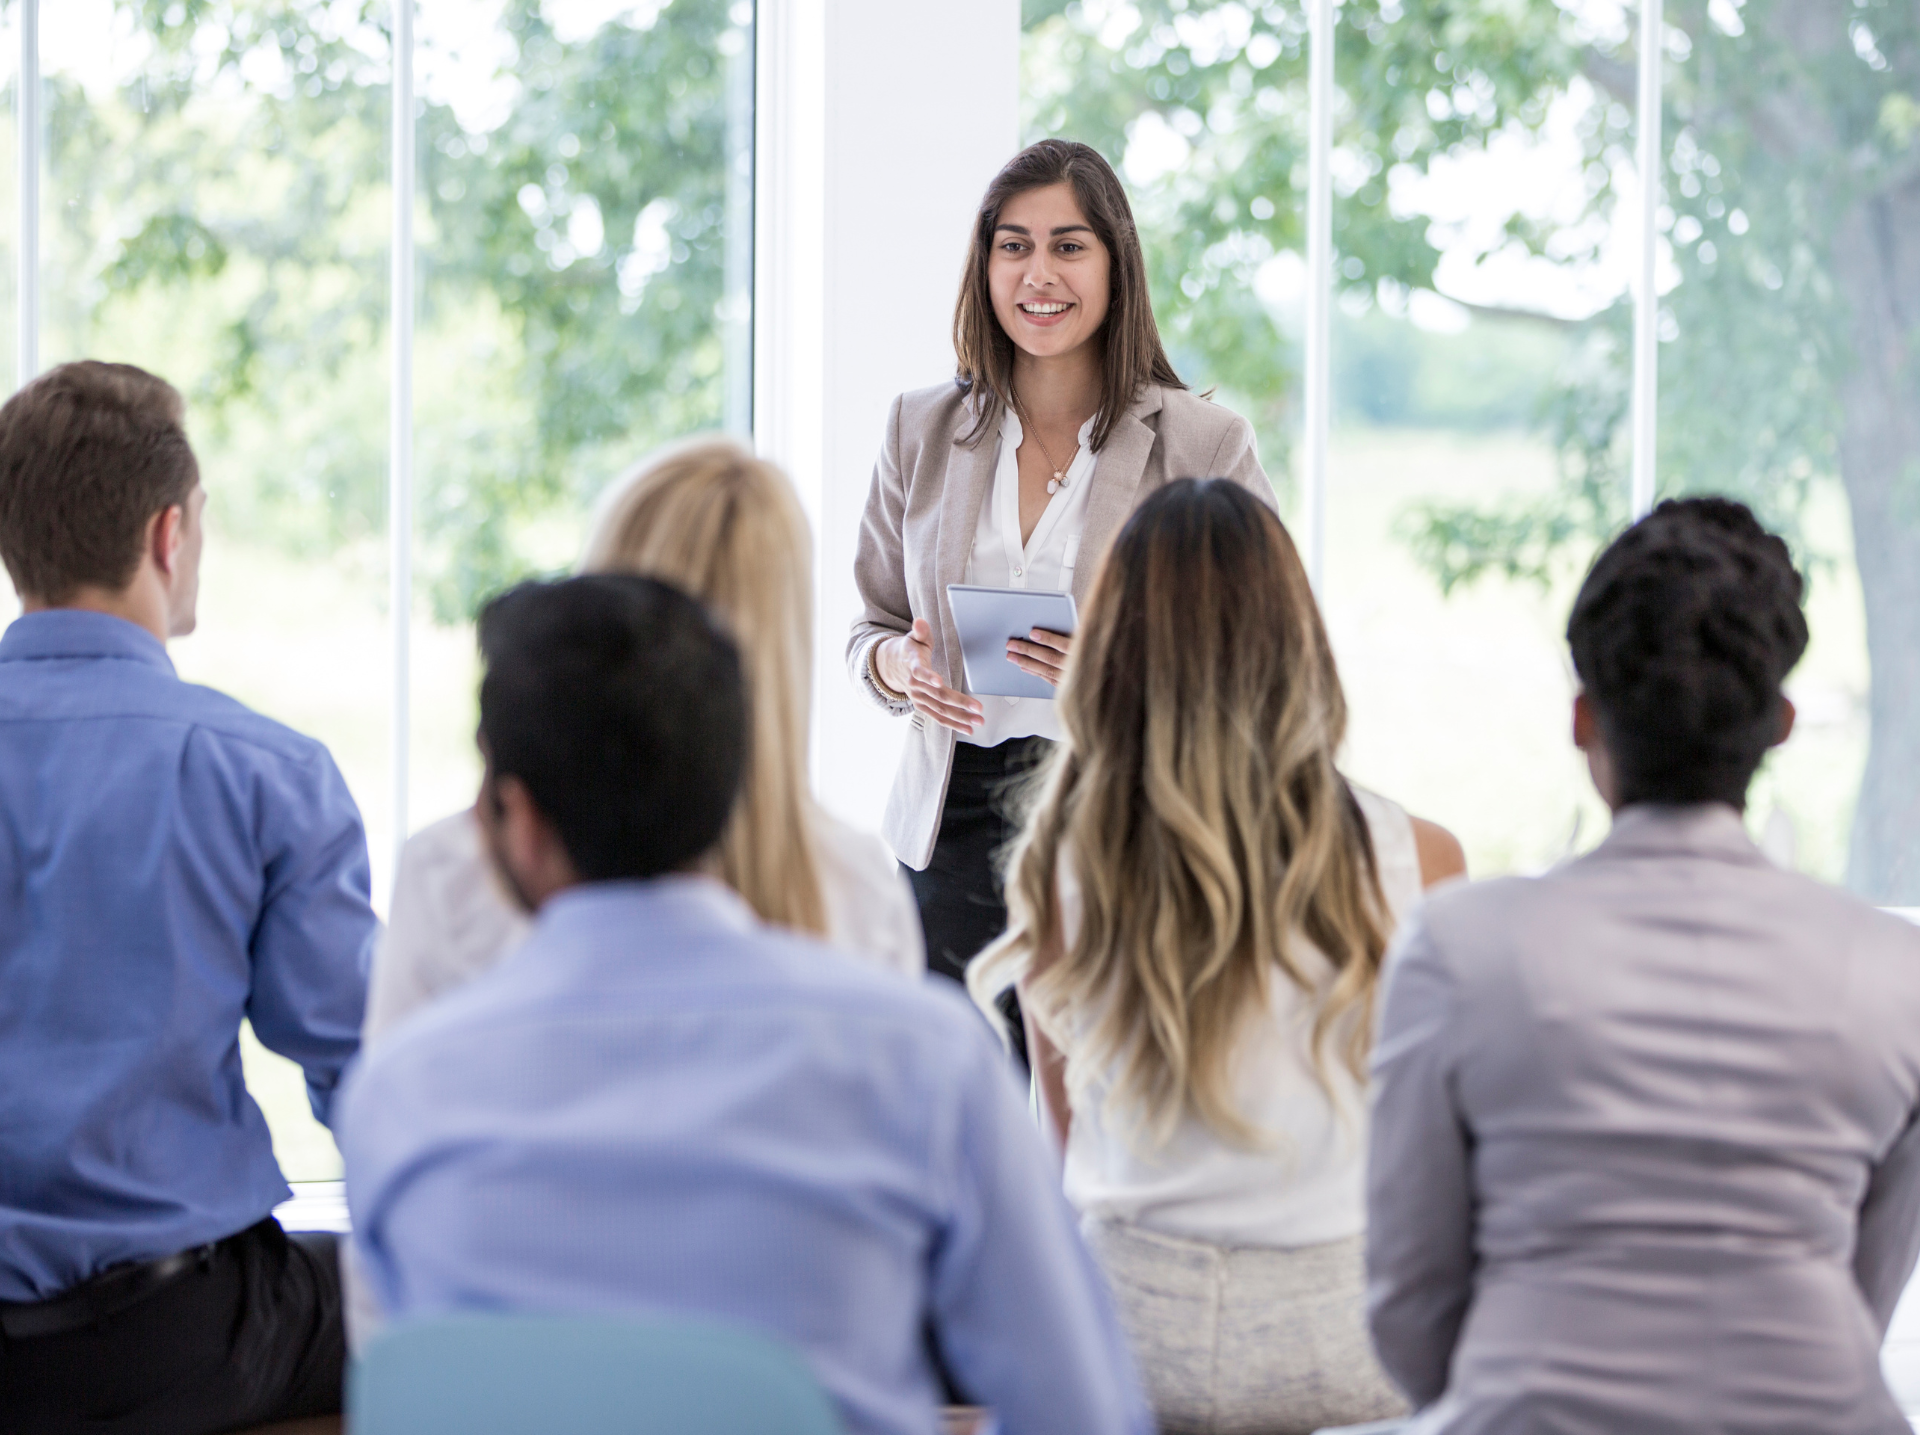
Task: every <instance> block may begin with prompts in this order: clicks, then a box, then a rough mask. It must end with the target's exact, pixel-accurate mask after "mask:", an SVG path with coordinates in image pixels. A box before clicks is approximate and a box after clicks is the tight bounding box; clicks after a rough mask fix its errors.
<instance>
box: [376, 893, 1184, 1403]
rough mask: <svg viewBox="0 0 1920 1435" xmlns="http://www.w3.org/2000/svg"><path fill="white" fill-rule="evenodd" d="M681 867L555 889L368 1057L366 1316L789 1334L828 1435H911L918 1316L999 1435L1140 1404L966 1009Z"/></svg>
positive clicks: (1035, 1141) (927, 1390)
mask: <svg viewBox="0 0 1920 1435" xmlns="http://www.w3.org/2000/svg"><path fill="white" fill-rule="evenodd" d="M937 987H938V984H926V983H919V982H913V981H907V980H903V979H902V978H900V977H898V976H894V975H889V974H886V973H881V972H874V971H871V970H869V969H867V968H865V967H863V966H861V965H859V964H857V963H856V962H855V961H853V960H852V959H851V958H847V957H843V956H841V955H840V954H838V953H836V952H834V951H833V950H831V949H830V948H827V947H824V946H822V945H820V944H818V943H815V942H811V941H806V940H802V939H800V938H798V937H794V936H791V935H788V934H785V933H781V932H776V931H775V930H773V929H771V928H766V927H762V926H760V925H759V924H758V923H756V922H755V920H754V919H753V916H752V914H751V912H750V911H749V909H748V908H747V907H746V905H745V904H744V903H743V902H741V901H740V900H739V899H738V898H737V897H735V896H734V895H733V894H732V893H731V892H730V891H728V890H727V889H725V888H723V887H722V886H720V885H719V884H718V883H716V882H713V881H710V880H708V879H705V878H697V877H672V878H663V879H661V880H659V881H655V882H618V883H604V884H596V885H592V886H586V887H577V888H573V889H571V890H569V891H567V892H564V893H562V894H561V895H560V896H558V897H556V898H554V899H553V900H552V901H550V902H549V903H548V904H547V905H546V907H545V908H544V909H543V910H542V912H541V915H540V918H539V920H538V922H537V923H536V924H535V927H534V930H533V934H532V935H531V936H530V937H529V938H528V940H527V942H526V944H525V945H524V946H523V947H521V948H520V949H519V950H518V951H517V952H515V953H513V954H512V955H511V956H509V957H508V958H507V959H506V961H505V962H504V963H502V965H501V966H499V967H498V968H496V969H495V970H493V971H492V972H489V973H487V974H486V975H484V976H481V977H479V978H476V979H475V980H474V981H473V982H471V983H470V984H468V985H467V986H465V987H463V988H461V989H459V990H458V991H455V992H453V993H451V994H449V995H448V996H446V997H443V998H442V999H441V1000H440V1001H439V1002H437V1003H436V1004H435V1005H433V1006H430V1007H427V1008H425V1009H424V1010H422V1011H421V1012H419V1013H418V1014H416V1015H415V1016H413V1017H411V1018H410V1019H408V1020H407V1021H406V1022H404V1023H402V1024H401V1025H400V1026H398V1027H396V1028H395V1029H394V1031H393V1032H392V1034H391V1035H390V1036H388V1037H387V1038H385V1039H383V1041H382V1042H381V1043H380V1044H379V1045H377V1046H375V1047H373V1048H372V1049H371V1050H370V1051H369V1053H368V1055H367V1058H366V1060H365V1063H364V1064H363V1065H362V1066H361V1067H360V1068H359V1069H358V1070H357V1072H356V1073H355V1074H354V1075H353V1076H352V1077H351V1078H350V1079H349V1082H348V1086H347V1089H346V1094H345V1097H344V1110H343V1113H342V1119H341V1121H340V1131H341V1138H342V1148H343V1151H344V1153H345V1156H346V1162H347V1193H348V1200H349V1203H350V1205H351V1207H352V1211H353V1224H354V1240H355V1242H356V1243H357V1245H358V1249H359V1252H360V1255H361V1256H362V1258H363V1260H364V1263H365V1267H366V1269H367V1271H368V1273H369V1275H370V1278H371V1280H372V1283H373V1286H374V1290H375V1294H376V1295H377V1297H378V1298H379V1300H380V1302H381V1304H382V1305H383V1306H384V1307H385V1309H386V1312H387V1314H388V1315H389V1316H391V1317H395V1318H405V1317H409V1316H417V1315H428V1314H437V1313H443V1312H448V1311H456V1310H501V1311H553V1312H585V1313H623V1312H624V1313H633V1314H684V1315H689V1316H697V1317H702V1318H711V1319H720V1320H726V1321H732V1322H736V1323H741V1324H747V1325H751V1326H754V1327H757V1328H759V1329H761V1330H763V1331H765V1332H768V1333H770V1334H772V1335H774V1336H775V1337H777V1338H779V1339H781V1340H784V1341H785V1342H787V1343H788V1344H790V1345H791V1346H793V1347H795V1348H796V1349H798V1350H799V1351H800V1352H801V1353H802V1354H803V1355H804V1356H806V1357H807V1359H808V1360H809V1362H810V1363H811V1365H812V1367H813V1369H814V1372H815V1374H816V1375H817V1376H818V1377H819V1379H820V1381H821V1383H822V1385H823V1386H824V1387H825V1388H826V1390H827V1391H828V1393H829V1394H830V1395H831V1396H833V1397H834V1399H835V1400H836V1401H837V1402H838V1404H839V1407H840V1412H841V1414H842V1416H843V1418H844V1419H845V1420H846V1422H847V1426H848V1428H849V1429H850V1430H852V1431H855V1432H887V1435H906V1432H914V1435H930V1432H932V1431H933V1429H934V1427H935V1424H936V1413H935V1412H936V1407H937V1405H938V1404H939V1403H940V1399H941V1391H940V1386H939V1382H938V1380H937V1378H936V1376H935V1374H934V1369H933V1364H932V1362H931V1360H930V1359H929V1357H928V1352H927V1347H926V1339H925V1337H926V1331H927V1329H928V1327H929V1325H931V1327H932V1329H933V1330H934V1331H935V1332H937V1336H938V1340H939V1342H940V1349H941V1353H942V1355H943V1356H944V1357H945V1359H946V1362H947V1365H948V1368H949V1369H950V1370H951V1371H952V1373H953V1375H954V1378H955V1379H956V1380H957V1381H958V1382H959V1383H960V1384H961V1386H962V1387H963V1388H964V1389H965V1390H966V1391H967V1392H968V1393H969V1394H970V1395H971V1396H972V1397H973V1398H975V1399H977V1400H979V1401H981V1402H982V1403H985V1404H990V1405H992V1406H993V1407H994V1408H995V1410H996V1411H997V1412H998V1415H999V1419H1000V1422H1001V1423H1000V1428H1001V1429H1002V1431H1004V1432H1006V1435H1078V1432H1103V1435H1104V1432H1121V1433H1122V1435H1123V1433H1124V1432H1146V1431H1150V1430H1151V1429H1152V1419H1151V1417H1150V1415H1149V1414H1148V1412H1147V1407H1146V1403H1145V1400H1144V1398H1143V1396H1142V1395H1141V1393H1140V1387H1139V1383H1138V1379H1137V1376H1136V1375H1135V1373H1134V1370H1133V1366H1132V1362H1131V1358H1130V1357H1129V1355H1128V1352H1127V1349H1126V1346H1125V1343H1124V1340H1123V1338H1122V1336H1121V1333H1120V1329H1119V1326H1118V1323H1117V1321H1116V1320H1115V1317H1114V1314H1113V1311H1112V1308H1111V1305H1110V1302H1109V1299H1108V1296H1107V1294H1106V1291H1105V1288H1104V1285H1103V1284H1102V1281H1101V1278H1100V1276H1099V1274H1098V1272H1097V1271H1096V1269H1095V1267H1094V1265H1093V1263H1092V1261H1091V1259H1090V1258H1089V1256H1088V1255H1087V1253H1086V1250H1085V1248H1084V1247H1083V1246H1082V1245H1081V1243H1080V1239H1079V1235H1078V1232H1077V1231H1076V1229H1075V1227H1074V1221H1073V1216H1072V1214H1071V1212H1070V1211H1069V1209H1068V1207H1067V1204H1066V1201H1065V1200H1064V1198H1063V1197H1062V1196H1061V1194H1060V1183H1059V1178H1058V1176H1057V1175H1056V1174H1055V1172H1054V1170H1053V1169H1052V1163H1051V1161H1050V1160H1049V1159H1048V1156H1047V1154H1046V1151H1045V1148H1044V1147H1043V1146H1042V1144H1041V1140H1040V1136H1039V1133H1038V1132H1037V1131H1036V1130H1035V1129H1034V1127H1033V1124H1032V1122H1031V1120H1030V1119H1029V1118H1028V1115H1027V1112H1026V1108H1025V1104H1024V1103H1023V1102H1022V1101H1021V1099H1020V1095H1019V1092H1018V1091H1017V1089H1016V1088H1015V1086H1014V1083H1013V1082H1012V1080H1011V1079H1010V1078H1009V1076H1008V1072H1007V1069H1006V1063H1005V1058H1004V1057H1003V1056H1002V1055H1001V1053H1000V1052H999V1051H998V1050H997V1049H996V1048H995V1046H994V1043H993V1041H992V1038H991V1037H990V1036H989V1035H988V1033H987V1031H986V1029H985V1026H984V1024H983V1023H982V1022H981V1021H980V1019H979V1017H978V1016H977V1015H976V1014H975V1013H974V1012H973V1011H972V1010H970V1009H969V1008H968V1007H967V1005H966V1003H965V1001H964V1000H963V999H962V998H961V997H960V996H959V995H958V994H957V993H956V992H950V991H948V990H939V989H936V988H937Z"/></svg>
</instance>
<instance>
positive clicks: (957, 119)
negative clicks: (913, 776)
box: [754, 0, 1020, 827]
mask: <svg viewBox="0 0 1920 1435" xmlns="http://www.w3.org/2000/svg"><path fill="white" fill-rule="evenodd" d="M758 35H759V67H758V119H757V137H758V143H757V150H756V154H755V171H756V188H757V192H758V193H757V199H758V202H757V204H756V210H755V229H756V243H755V275H754V331H755V337H754V434H755V439H756V442H757V444H758V446H759V448H760V451H761V452H762V453H764V454H766V455H767V456H768V457H769V458H772V459H774V460H775V461H777V462H779V463H780V464H782V465H784V466H785V467H786V469H787V471H788V472H789V473H791V474H792V475H793V479H794V482H795V483H796V484H797V485H798V486H799V489H800V494H801V498H802V500H803V501H804V502H805V504H806V506H807V512H808V516H809V517H810V518H811V520H812V522H813V526H814V539H815V544H814V552H815V561H816V572H815V576H814V588H815V595H816V597H815V602H816V611H815V630H816V634H817V637H816V642H815V667H814V728H813V747H814V781H815V785H816V788H817V790H818V791H819V793H820V796H821V797H822V799H823V800H824V801H825V802H826V803H827V804H828V806H830V807H831V808H833V809H834V810H835V811H837V812H840V813H841V814H843V815H845V816H846V817H848V818H850V819H852V820H855V821H857V822H860V823H861V824H863V825H865V826H868V827H875V826H877V825H878V823H879V818H880V812H881V809H882V807H883V805H884V803H885V799H886V792H887V788H888V785H889V784H890V783H891V782H892V779H893V771H894V766H895V763H896V761H897V758H898V754H899V749H900V744H901V741H902V738H903V734H904V723H903V722H902V721H900V720H899V719H894V718H889V717H887V716H885V715H884V714H882V713H880V712H879V711H878V710H877V709H875V708H873V707H871V706H870V705H869V704H868V703H867V702H866V701H865V699H863V698H862V697H861V696H860V695H859V694H858V693H857V692H855V691H854V689H853V686H852V684H851V682H850V681H849V680H848V678H847V676H846V668H845V664H844V662H843V660H842V653H843V652H844V650H845V647H846V637H847V627H848V624H849V623H850V622H851V621H852V618H853V615H854V613H855V611H856V610H857V607H858V600H857V598H856V596H855V592H854V587H853V554H854V544H855V540H856V537H857V534H858V529H859V524H860V515H861V511H862V508H863V507H864V505H865V503H866V496H867V487H868V483H869V480H870V479H871V477H872V473H873V462H874V457H875V455H876V454H877V453H878V452H879V450H880V443H881V438H882V433H883V430H884V428H885V426H886V417H887V407H888V404H889V403H890V402H891V400H892V399H893V396H894V395H895V394H897V393H900V392H901V391H903V390H906V389H916V388H922V387H925V386H926V385H928V384H937V383H940V382H942V381H944V380H948V379H951V378H952V377H953V368H954V356H953V345H952V339H951V334H952V327H953V303H954V296H955V294H956V292H957V290H958V286H959V278H960V264H961V260H962V258H963V257H964V255H965V252H966V245H967V239H968V236H969V233H970V230H971V226H972V220H973V215H974V211H975V209H976V207H977V206H978V204H979V201H980V195H981V193H982V192H983V191H984V190H985V188H986V185H987V182H988V181H989V180H990V179H991V178H992V177H993V175H994V173H995V172H996V171H997V170H998V169H999V168H1000V166H1001V165H1002V164H1004V163H1005V162H1006V161H1007V160H1008V159H1009V158H1010V157H1011V156H1012V155H1013V153H1014V152H1015V150H1016V149H1017V147H1018V143H1019V99H1020V93H1019V91H1020V5H1019V0H968V3H967V4H964V5H956V4H953V3H952V0H760V6H759V13H758Z"/></svg>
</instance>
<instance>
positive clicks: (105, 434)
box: [0, 359, 200, 604]
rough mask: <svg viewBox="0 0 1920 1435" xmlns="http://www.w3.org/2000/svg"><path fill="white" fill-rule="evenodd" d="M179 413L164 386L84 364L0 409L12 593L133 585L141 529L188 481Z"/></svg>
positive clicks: (3, 558) (189, 487)
mask: <svg viewBox="0 0 1920 1435" xmlns="http://www.w3.org/2000/svg"><path fill="white" fill-rule="evenodd" d="M185 412H186V405H185V404H184V403H183V402H182V401H181V398H180V393H179V390H177V389H175V388H174V387H173V385H172V384H170V383H168V382H167V381H166V380H165V379H160V378H156V377H154V375H152V374H149V373H148V372H147V371H146V370H145V369H137V368H135V367H134V366H133V365H132V364H103V363H99V362H97V361H94V360H91V359H88V360H82V361H81V362H79V363H74V364H62V365H61V366H60V367H59V368H57V369H51V370H49V371H48V372H47V373H45V374H42V375H41V376H40V377H39V378H37V379H35V380H34V381H33V382H32V383H30V384H28V385H27V386H26V387H25V388H23V389H21V390H20V392H19V393H17V394H15V395H14V396H13V397H12V398H11V399H9V400H7V402H6V404H5V406H4V407H0V562H5V564H6V565H7V572H8V573H9V574H10V575H11V576H12V578H13V586H14V587H15V588H16V589H17V590H19V592H20V593H21V594H22V595H23V596H30V597H33V598H37V599H38V600H40V601H41V602H43V603H56V604H57V603H64V602H66V601H67V600H68V599H70V598H71V597H72V596H73V595H74V593H75V592H76V591H77V590H79V589H80V588H82V587H101V588H107V589H111V590H114V591H118V590H120V589H122V588H125V587H126V586H127V584H129V583H131V582H132V581H133V575H134V574H135V572H137V571H138V570H139V567H140V544H141V540H142V537H143V536H144V535H145V533H146V531H147V524H148V522H149V521H150V520H151V519H152V518H153V516H154V515H155V514H156V513H159V512H161V511H162V510H163V509H167V508H171V507H172V506H173V505H174V504H176V503H184V502H186V499H187V495H188V494H189V493H191V492H192V491H193V486H194V485H195V484H196V483H198V482H199V481H200V465H199V464H198V463H197V462H195V460H194V457H193V449H192V448H191V447H190V446H189V445H188V443H187V431H186V429H185V428H184V427H182V425H181V419H182V417H183V415H184V414H185Z"/></svg>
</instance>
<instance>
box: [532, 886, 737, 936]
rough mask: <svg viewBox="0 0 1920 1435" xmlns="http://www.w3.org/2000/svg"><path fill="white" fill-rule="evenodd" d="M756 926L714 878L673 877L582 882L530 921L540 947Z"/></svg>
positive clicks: (552, 900) (549, 902) (551, 900)
mask: <svg viewBox="0 0 1920 1435" xmlns="http://www.w3.org/2000/svg"><path fill="white" fill-rule="evenodd" d="M757 925H759V918H758V917H756V916H755V915H754V911H753V908H751V907H749V906H748V905H747V904H746V902H745V901H744V900H743V899H742V898H741V897H740V895H739V894H738V893H737V892H735V891H734V890H733V889H732V888H731V887H729V886H727V885H726V884H725V883H724V882H721V881H720V880H718V879H717V878H714V877H707V876H690V875H681V874H675V875H673V876H667V877H653V878H649V879H647V880H646V881H630V882H586V883H582V884H581V885H580V886H578V887H569V888H567V890H566V891H564V892H561V893H559V894H558V895H556V896H553V897H550V898H548V899H547V903H546V905H545V906H543V907H542V908H541V909H540V915H539V916H538V917H537V918H536V919H535V921H534V932H535V934H536V936H537V937H538V938H539V939H540V940H541V941H542V943H543V944H544V943H545V942H548V941H556V940H557V941H558V942H560V943H563V944H571V943H574V942H577V941H582V940H584V941H586V942H589V943H591V942H592V941H593V940H594V939H595V938H598V937H600V936H603V935H605V934H607V933H620V934H623V935H624V934H630V933H632V932H635V931H644V930H653V931H658V930H660V929H662V928H673V929H676V930H680V931H688V932H693V931H705V932H736V933H737V932H750V931H752V930H753V929H754V927H756V926H757Z"/></svg>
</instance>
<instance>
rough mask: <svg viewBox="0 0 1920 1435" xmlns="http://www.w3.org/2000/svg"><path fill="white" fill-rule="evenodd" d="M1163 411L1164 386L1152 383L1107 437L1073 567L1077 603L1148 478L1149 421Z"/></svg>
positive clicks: (1151, 434) (1151, 437)
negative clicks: (1142, 482)
mask: <svg viewBox="0 0 1920 1435" xmlns="http://www.w3.org/2000/svg"><path fill="white" fill-rule="evenodd" d="M1159 412H1160V386H1159V385H1158V384H1148V385H1147V387H1146V388H1145V389H1144V390H1143V391H1142V392H1141V395H1140V397H1139V398H1137V399H1135V400H1134V401H1133V403H1132V404H1130V405H1129V406H1128V408H1127V411H1126V413H1124V414H1122V415H1121V416H1120V421H1119V422H1118V423H1116V424H1115V425H1114V426H1113V432H1112V433H1110V434H1108V435H1107V445H1106V447H1105V448H1103V449H1101V450H1100V458H1099V462H1098V463H1096V464H1095V465H1094V470H1093V492H1092V493H1089V494H1088V495H1087V522H1086V527H1085V528H1084V529H1082V530H1081V537H1080V553H1079V557H1078V559H1077V560H1076V562H1075V563H1074V569H1073V596H1074V601H1076V602H1080V603H1084V602H1086V600H1087V594H1088V592H1089V591H1090V590H1091V588H1092V587H1093V579H1094V575H1095V574H1096V573H1098V572H1099V571H1100V563H1101V561H1102V560H1103V559H1104V558H1105V557H1106V556H1107V549H1108V548H1110V547H1111V546H1112V545H1113V540H1114V539H1115V538H1117V537H1119V536H1120V529H1121V528H1122V526H1124V525H1125V523H1126V521H1127V516H1128V515H1129V514H1131V513H1132V512H1133V508H1134V497H1135V495H1136V494H1137V493H1139V491H1140V480H1141V478H1143V477H1144V476H1145V475H1146V471H1147V459H1148V457H1149V456H1150V455H1151V454H1152V453H1153V441H1154V439H1155V438H1156V437H1157V435H1156V434H1155V432H1154V430H1153V428H1152V426H1151V425H1149V424H1148V423H1147V422H1146V420H1147V419H1148V418H1149V417H1150V416H1152V415H1154V414H1157V413H1159Z"/></svg>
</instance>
